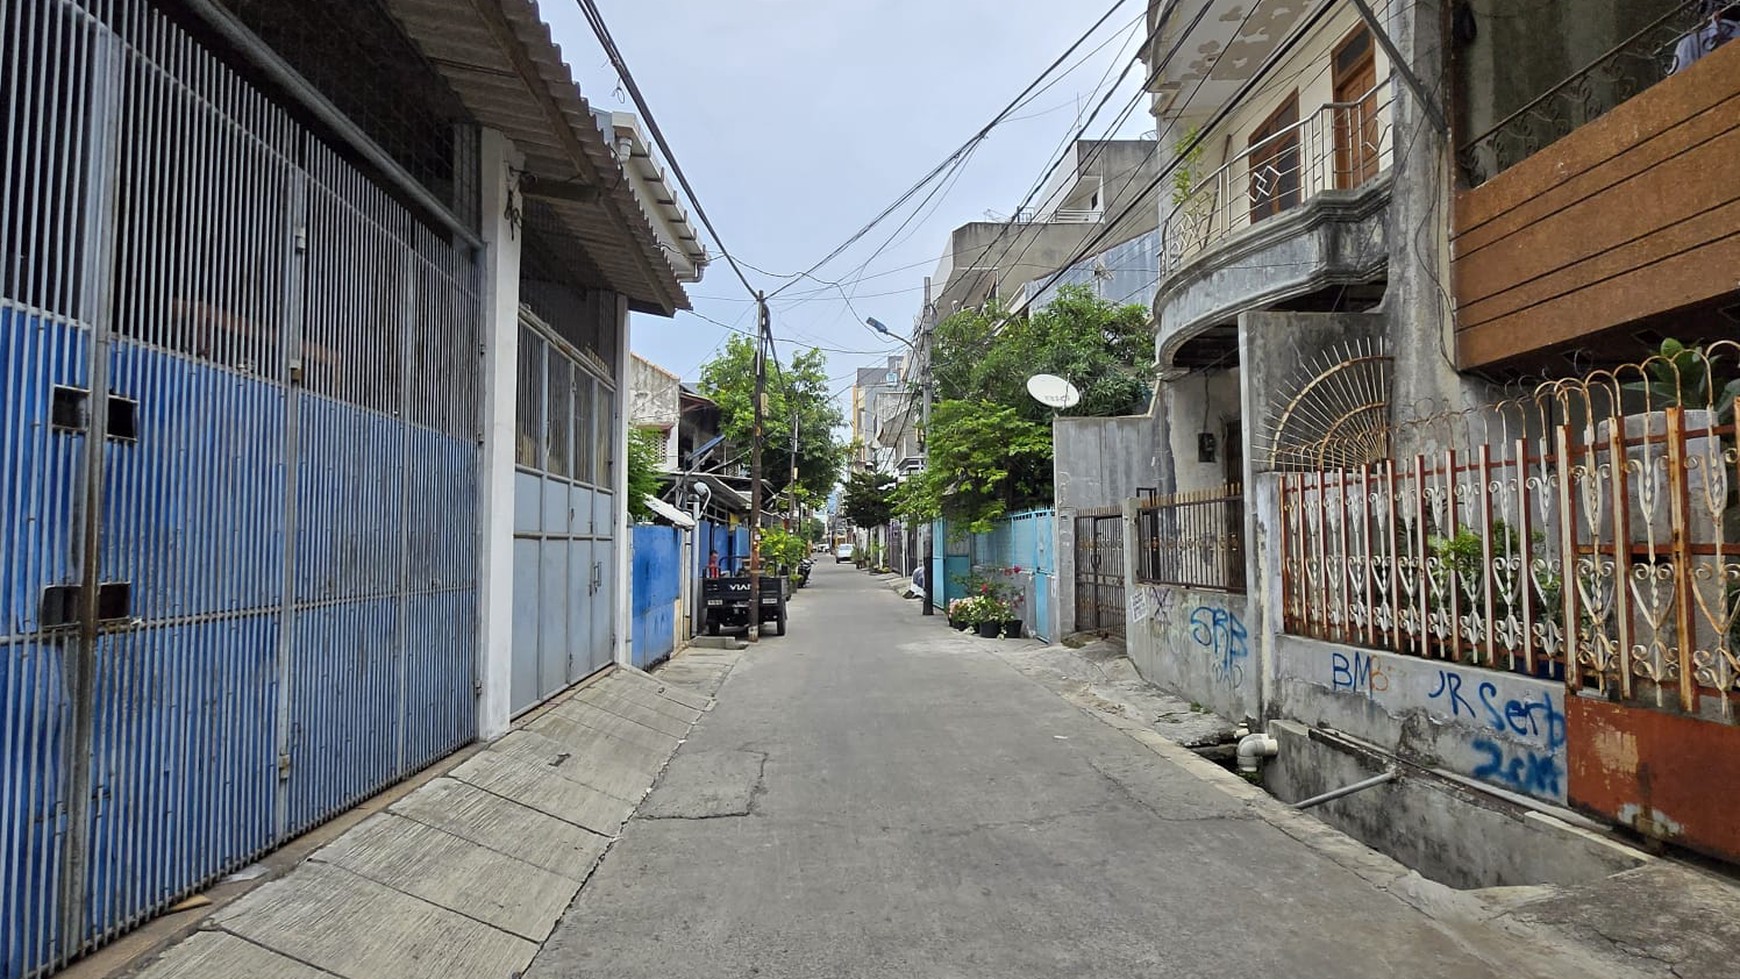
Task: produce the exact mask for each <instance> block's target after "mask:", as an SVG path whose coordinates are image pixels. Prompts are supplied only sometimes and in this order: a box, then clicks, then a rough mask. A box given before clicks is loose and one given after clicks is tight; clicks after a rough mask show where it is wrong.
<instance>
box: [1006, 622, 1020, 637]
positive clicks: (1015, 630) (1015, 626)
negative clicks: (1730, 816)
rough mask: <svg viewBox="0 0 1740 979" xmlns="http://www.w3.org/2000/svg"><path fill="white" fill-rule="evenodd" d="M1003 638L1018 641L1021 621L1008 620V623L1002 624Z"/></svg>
mask: <svg viewBox="0 0 1740 979" xmlns="http://www.w3.org/2000/svg"><path fill="white" fill-rule="evenodd" d="M1003 637H1004V638H1005V639H1020V638H1021V620H1020V619H1009V620H1008V621H1006V622H1004V623H1003Z"/></svg>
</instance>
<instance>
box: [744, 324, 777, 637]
mask: <svg viewBox="0 0 1740 979" xmlns="http://www.w3.org/2000/svg"><path fill="white" fill-rule="evenodd" d="M755 313H756V323H757V325H758V327H759V328H758V329H757V331H756V333H757V335H756V338H755V432H754V434H753V435H752V436H751V438H750V444H749V510H750V513H749V641H750V642H760V641H761V436H762V431H761V422H762V417H761V416H762V411H763V408H762V402H763V401H765V400H766V399H767V343H768V337H769V336H771V335H772V333H773V327H772V324H770V323H769V322H768V317H767V294H766V293H765V292H757V293H756V294H755Z"/></svg>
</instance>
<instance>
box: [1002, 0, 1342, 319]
mask: <svg viewBox="0 0 1740 979" xmlns="http://www.w3.org/2000/svg"><path fill="white" fill-rule="evenodd" d="M1251 9H1252V10H1253V11H1254V10H1255V9H1256V5H1254V4H1253V5H1252V8H1251ZM1333 9H1335V7H1334V5H1333V4H1325V5H1324V6H1322V7H1319V8H1318V9H1317V10H1316V11H1314V12H1313V13H1312V14H1310V15H1309V16H1308V17H1307V18H1306V20H1305V22H1304V23H1303V24H1301V25H1300V27H1299V28H1298V29H1296V30H1295V31H1294V32H1293V33H1292V34H1290V35H1289V36H1288V37H1287V39H1286V40H1284V41H1283V42H1282V43H1281V44H1280V45H1278V46H1277V47H1276V48H1275V50H1274V51H1272V52H1271V53H1270V54H1269V56H1268V58H1267V59H1266V60H1265V62H1264V64H1263V65H1262V66H1261V67H1259V68H1258V70H1257V71H1256V72H1255V73H1254V74H1252V76H1251V77H1250V79H1248V80H1247V81H1245V82H1244V83H1243V84H1242V85H1240V86H1239V89H1238V91H1236V92H1234V93H1233V94H1232V96H1231V97H1230V98H1228V99H1227V100H1226V101H1225V102H1224V103H1222V104H1221V106H1220V107H1219V108H1218V109H1216V110H1215V112H1214V113H1213V114H1212V115H1211V116H1210V117H1209V118H1208V119H1207V120H1206V121H1204V122H1203V123H1202V125H1201V126H1200V127H1198V128H1197V131H1196V135H1195V136H1194V137H1192V138H1190V139H1189V140H1186V141H1185V143H1184V145H1181V146H1180V147H1178V152H1177V153H1176V154H1174V156H1173V158H1172V160H1171V161H1169V162H1168V163H1167V164H1166V165H1165V166H1163V167H1161V168H1160V171H1159V172H1158V173H1156V174H1155V175H1154V178H1153V179H1152V180H1150V181H1149V182H1148V183H1147V185H1146V186H1144V187H1143V188H1142V191H1141V193H1139V194H1138V195H1137V196H1136V197H1135V198H1134V199H1132V200H1131V201H1130V203H1129V204H1128V205H1126V206H1125V207H1124V209H1123V210H1122V211H1120V212H1119V213H1118V215H1117V217H1116V218H1114V219H1113V220H1111V221H1109V222H1107V223H1106V224H1105V225H1104V226H1103V227H1102V228H1101V230H1100V232H1099V234H1097V235H1093V236H1091V238H1090V239H1088V240H1084V242H1083V244H1082V246H1081V248H1079V249H1077V250H1076V252H1075V253H1074V255H1073V256H1072V257H1071V258H1070V259H1069V260H1068V261H1066V262H1064V263H1063V264H1062V265H1061V266H1060V267H1059V268H1058V270H1057V271H1055V272H1053V273H1052V274H1051V275H1050V276H1048V277H1047V278H1046V280H1045V282H1044V283H1043V284H1041V285H1040V287H1039V288H1038V289H1037V290H1036V292H1044V291H1045V290H1047V289H1049V288H1051V286H1052V284H1053V283H1055V282H1057V280H1058V279H1060V278H1062V277H1063V275H1064V273H1065V272H1067V271H1068V270H1069V269H1070V267H1072V266H1074V265H1075V264H1076V263H1077V262H1080V261H1081V260H1082V259H1084V258H1086V257H1088V256H1090V255H1092V254H1093V252H1094V249H1095V248H1096V247H1097V246H1098V245H1099V244H1100V243H1101V242H1102V241H1104V240H1105V239H1106V238H1107V237H1109V236H1110V234H1111V232H1112V230H1113V229H1114V228H1116V227H1118V226H1119V225H1121V224H1123V222H1124V220H1125V219H1126V218H1128V217H1129V216H1130V214H1131V212H1133V211H1134V210H1135V208H1136V206H1137V205H1139V204H1140V203H1142V201H1143V199H1144V198H1146V197H1147V196H1148V193H1149V192H1150V191H1153V190H1155V189H1156V188H1158V187H1159V186H1160V184H1161V183H1162V182H1164V181H1165V180H1166V178H1168V177H1170V176H1171V175H1172V172H1173V171H1174V170H1176V169H1178V167H1179V165H1180V164H1181V163H1183V162H1184V161H1185V160H1186V159H1188V158H1189V156H1190V154H1191V153H1192V152H1193V151H1194V150H1195V149H1196V148H1197V147H1198V146H1200V145H1202V142H1203V140H1205V139H1206V138H1207V137H1208V134H1209V132H1210V131H1212V130H1213V129H1214V127H1215V126H1217V125H1219V124H1220V123H1221V122H1222V121H1224V120H1225V119H1226V117H1227V116H1229V115H1231V114H1232V112H1233V110H1234V109H1235V108H1237V107H1238V106H1240V105H1242V104H1243V101H1244V97H1245V95H1246V94H1247V93H1249V92H1250V91H1252V90H1253V89H1255V88H1256V86H1257V84H1258V83H1259V82H1260V81H1261V80H1262V79H1263V78H1264V77H1265V76H1266V75H1267V74H1268V69H1270V68H1271V67H1273V66H1275V65H1277V64H1279V63H1280V60H1281V58H1283V57H1284V56H1286V55H1287V54H1289V53H1290V52H1291V50H1292V48H1293V46H1294V45H1295V44H1297V43H1298V42H1299V40H1300V39H1301V38H1303V37H1304V36H1305V35H1306V34H1307V33H1308V32H1310V31H1311V30H1313V29H1314V28H1315V27H1316V26H1317V24H1318V23H1319V22H1321V20H1322V19H1323V17H1324V16H1325V15H1327V14H1328V13H1329V12H1330V11H1331V10H1333ZM1245 17H1246V19H1247V20H1248V19H1249V18H1250V14H1249V13H1247V14H1246V15H1245ZM1225 53H1226V52H1225V51H1224V50H1223V51H1222V52H1220V54H1219V55H1216V57H1215V64H1217V65H1218V64H1219V63H1220V58H1221V57H1222V56H1224V55H1225ZM1213 70H1214V69H1213V67H1212V66H1211V67H1210V68H1209V70H1208V71H1205V72H1203V73H1202V77H1201V78H1200V79H1199V80H1198V81H1197V85H1196V88H1195V89H1192V90H1191V95H1190V96H1188V97H1187V98H1186V101H1188V99H1189V98H1190V97H1194V96H1195V94H1196V91H1197V90H1199V89H1201V87H1202V85H1203V83H1204V82H1206V81H1207V80H1208V77H1209V76H1210V75H1211V74H1213ZM1173 122H1174V121H1171V120H1169V121H1168V123H1167V129H1166V130H1165V131H1166V132H1170V131H1171V128H1172V125H1173ZM1126 186H1128V182H1126Z"/></svg>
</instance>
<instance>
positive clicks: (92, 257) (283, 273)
mask: <svg viewBox="0 0 1740 979" xmlns="http://www.w3.org/2000/svg"><path fill="white" fill-rule="evenodd" d="M0 37H3V38H4V47H5V50H6V51H7V52H8V67H7V69H6V70H5V71H4V72H0V76H3V80H0V104H4V106H5V109H4V118H5V119H6V120H7V122H6V125H7V127H8V128H7V131H6V133H5V138H4V140H3V141H0V143H3V146H4V149H3V150H0V157H3V159H4V161H5V163H4V166H5V167H6V176H5V180H4V181H0V241H3V243H4V248H3V249H0V251H3V253H4V255H5V256H6V262H5V264H4V266H3V267H0V374H3V376H4V381H3V383H0V392H3V394H0V513H3V514H4V516H3V517H0V541H3V542H4V553H5V560H4V561H3V562H0V576H3V580H4V586H3V587H0V595H3V597H0V650H3V659H4V662H5V663H6V664H7V665H6V666H5V667H4V668H3V669H0V716H3V717H4V721H0V759H3V760H0V767H4V768H5V770H6V771H7V772H8V777H7V778H6V780H5V782H4V785H3V786H0V922H3V924H0V976H4V977H6V979H15V977H22V976H30V975H37V974H41V973H43V972H46V971H49V970H52V969H54V968H56V967H57V966H58V965H60V964H62V963H64V962H66V961H67V960H69V959H70V958H72V957H74V956H77V955H79V954H81V953H82V952H84V951H86V950H89V949H91V948H93V947H95V946H97V945H100V944H102V943H104V942H106V941H109V940H111V939H112V938H114V937H115V936H116V935H118V934H119V933H121V932H122V931H124V930H126V929H128V928H130V927H132V926H133V925H135V924H137V923H139V922H140V921H142V920H144V919H146V918H147V917H149V916H151V915H153V914H155V913H157V912H158V911H159V910H161V909H162V908H164V907H166V906H168V905H169V904H172V903H173V902H174V901H176V900H178V899H179V898H180V897H182V896H183V895H185V894H188V893H190V892H192V891H194V890H197V889H198V888H200V887H202V886H204V885H205V884H207V883H208V882H210V881H211V880H213V879H216V878H217V877H219V876H221V875H223V874H225V873H228V872H229V871H231V870H233V869H235V868H236V867H239V866H241V865H243V864H245V863H247V862H249V861H250V860H253V859H255V858H257V857H258V856H259V855H260V854H261V853H263V852H265V851H267V850H270V849H271V848H273V847H275V846H277V845H278V844H280V843H282V842H283V841H285V840H287V839H289V838H291V837H293V836H295V835H297V834H299V833H301V832H303V831H305V830H307V829H308V828H309V827H311V826H314V825H316V824H318V823H319V822H321V821H322V820H325V819H327V818H329V817H330V816H332V815H334V814H336V813H338V812H341V811H343V810H344V809H346V808H348V807H349V806H351V805H353V804H354V803H355V802H356V801H358V800H360V799H362V798H365V797H367V796H368V795H370V794H372V793H374V792H376V791H378V790H379V789H380V788H382V787H383V786H386V785H388V784H391V783H392V782H395V781H397V780H399V779H401V778H403V777H405V776H406V775H408V774H410V773H413V772H415V771H416V770H418V769H419V768H421V767H423V766H425V765H427V764H429V763H430V762H432V761H434V760H436V759H438V758H440V757H441V756H443V755H445V754H447V753H448V752H451V751H452V750H454V749H455V748H457V747H459V746H461V745H463V744H465V743H467V742H469V741H473V740H476V739H478V738H493V737H496V736H498V735H500V734H501V733H503V732H504V731H505V730H506V728H507V725H508V722H509V719H510V717H511V716H512V715H513V714H514V713H516V712H518V711H519V710H522V709H524V708H526V707H528V706H530V705H532V704H534V703H536V702H537V701H538V700H540V699H542V698H543V697H544V696H547V695H548V694H549V693H551V692H553V691H554V690H557V689H560V688H561V687H563V686H566V685H567V684H569V683H571V682H572V681H574V680H576V679H579V678H580V677H583V676H585V675H586V674H587V673H590V672H592V671H593V670H596V669H598V668H600V667H602V666H604V665H608V664H609V663H611V662H613V661H616V660H617V659H618V658H619V657H620V650H621V645H622V638H621V635H620V633H621V623H622V622H623V621H624V617H623V615H622V612H621V609H620V607H619V606H620V604H621V603H624V602H626V600H627V599H626V594H627V588H626V580H627V567H626V565H625V564H624V563H623V562H622V561H621V560H620V551H621V549H620V548H618V547H616V546H615V542H616V541H618V540H620V538H621V536H622V533H623V527H624V516H623V508H622V506H621V498H622V478H623V473H622V467H621V465H620V463H619V460H621V459H622V458H623V454H624V447H625V439H626V426H625V424H624V420H623V406H622V399H621V398H620V397H619V395H618V394H617V392H618V391H619V390H621V387H622V384H623V381H624V379H625V376H626V373H627V367H626V363H627V361H626V348H627V316H628V313H629V311H630V310H631V309H636V310H641V311H646V312H651V313H657V314H663V315H669V314H670V313H672V312H673V311H674V310H676V309H678V308H681V307H683V306H685V305H686V303H687V299H686V297H685V296H684V293H683V290H682V288H681V286H680V284H679V283H678V280H677V273H676V270H674V269H673V267H672V265H671V263H670V262H669V261H667V259H666V257H665V255H666V252H665V249H664V248H662V247H661V245H660V241H659V231H658V230H657V228H656V227H655V224H656V222H655V221H653V220H651V219H649V218H648V216H647V207H648V202H645V201H643V200H642V199H641V198H639V197H637V196H636V194H635V192H634V189H633V186H632V185H631V184H630V182H629V181H627V180H625V179H623V172H622V164H621V162H620V161H619V159H618V157H617V154H616V151H615V149H614V147H613V144H612V141H611V139H610V138H609V137H608V136H607V135H606V134H605V133H604V132H603V131H602V130H600V129H599V127H598V126H597V124H596V121H595V119H594V117H593V116H592V114H591V113H590V112H589V111H588V110H587V108H586V105H585V102H584V100H583V99H582V98H581V96H580V93H579V91H578V90H577V88H576V87H575V85H574V83H573V81H572V79H571V76H569V74H568V72H567V69H566V68H565V66H564V65H563V63H562V61H561V59H560V57H559V55H558V54H557V51H556V47H555V45H554V43H553V42H552V41H551V40H550V36H549V31H548V29H547V28H546V27H545V26H544V25H543V23H542V22H541V21H540V20H539V18H538V15H537V9H536V7H535V5H534V4H532V3H531V2H529V0H501V2H497V3H477V4H471V3H447V2H437V3H401V2H398V0H386V2H382V3H379V4H375V3H369V4H354V3H348V2H339V0H309V2H304V3H297V4H251V3H240V2H235V0H20V2H16V3H10V4H7V5H6V7H5V8H4V12H0Z"/></svg>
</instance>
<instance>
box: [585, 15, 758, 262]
mask: <svg viewBox="0 0 1740 979" xmlns="http://www.w3.org/2000/svg"><path fill="white" fill-rule="evenodd" d="M576 2H577V3H579V5H580V10H581V12H582V13H584V14H585V15H586V22H587V23H588V24H590V25H591V26H592V33H593V34H596V35H597V36H598V43H599V44H601V45H603V46H604V54H605V56H606V57H608V58H609V59H610V63H611V66H612V67H614V68H615V69H616V74H617V76H618V77H619V78H621V79H622V84H623V87H625V88H627V89H628V95H629V97H630V98H632V99H633V100H634V106H635V108H636V109H638V110H639V111H640V115H641V118H642V119H644V120H645V121H646V128H647V131H648V132H649V133H651V134H652V138H653V142H655V143H657V144H658V146H659V152H661V153H663V154H664V157H665V162H666V163H668V164H670V166H671V172H672V173H674V174H676V177H677V182H678V183H679V184H681V185H682V187H683V193H685V194H687V195H689V203H690V204H693V205H694V206H695V214H696V215H697V216H699V217H700V219H701V224H702V225H703V226H705V227H706V229H707V233H708V234H709V235H712V236H713V243H714V244H715V245H718V246H719V254H721V255H723V256H725V261H726V262H727V263H729V264H730V266H731V271H733V272H735V273H737V279H738V281H740V282H742V283H743V288H745V289H747V290H749V291H750V292H751V293H754V292H755V291H756V290H755V286H753V285H751V284H750V282H749V277H748V276H746V275H744V274H743V269H742V267H741V266H739V265H738V263H737V259H736V257H735V256H733V255H732V254H731V251H730V250H729V249H727V248H726V247H725V240H724V239H723V238H721V237H719V229H718V228H715V227H714V226H713V220H712V218H710V217H708V216H707V209H706V208H704V207H702V206H701V198H700V196H699V195H697V194H696V193H695V188H694V187H693V186H692V185H691V184H690V183H689V178H688V175H687V174H685V173H683V166H682V164H680V163H678V162H677V155H676V154H675V153H673V152H671V147H670V144H669V143H668V142H666V141H665V134H664V131H663V130H661V129H660V128H659V123H658V120H657V119H655V118H654V117H653V112H652V108H651V107H650V106H648V105H647V102H646V98H645V97H644V96H642V95H641V92H640V85H639V84H637V83H636V82H635V80H634V73H633V72H630V71H629V70H628V62H627V61H626V60H625V59H624V58H623V56H622V52H621V51H620V50H618V49H617V47H616V40H615V39H614V38H612V37H611V36H610V28H609V27H607V26H605V23H604V15H603V14H601V13H599V11H598V4H597V2H596V0H576Z"/></svg>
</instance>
